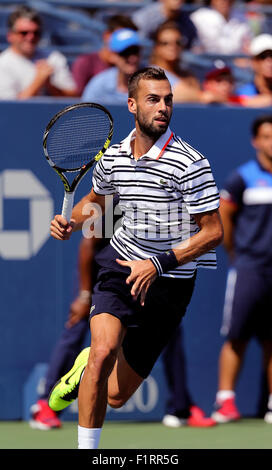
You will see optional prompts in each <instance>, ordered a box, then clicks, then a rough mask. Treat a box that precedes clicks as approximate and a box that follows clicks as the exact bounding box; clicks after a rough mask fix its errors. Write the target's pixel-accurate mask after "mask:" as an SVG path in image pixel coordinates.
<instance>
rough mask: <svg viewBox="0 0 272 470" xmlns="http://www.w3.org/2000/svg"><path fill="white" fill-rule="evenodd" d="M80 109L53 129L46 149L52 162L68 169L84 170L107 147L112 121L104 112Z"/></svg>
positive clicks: (61, 120)
mask: <svg viewBox="0 0 272 470" xmlns="http://www.w3.org/2000/svg"><path fill="white" fill-rule="evenodd" d="M91 111H93V112H90V111H88V113H86V111H85V110H79V111H77V112H76V113H74V115H71V114H72V113H67V115H63V116H62V117H61V118H60V119H59V120H58V121H57V122H56V123H55V124H54V126H53V127H52V128H51V130H50V132H49V135H48V138H47V150H48V154H49V156H50V159H51V160H52V162H53V163H54V164H55V165H56V166H58V167H60V168H64V169H66V170H74V169H77V168H81V167H82V166H84V165H86V164H87V163H88V162H89V161H90V160H92V159H93V158H94V157H95V156H96V155H97V153H98V152H99V151H100V150H101V149H102V148H103V147H104V144H105V142H106V140H107V138H108V136H109V132H110V121H109V118H108V116H107V115H106V113H104V112H103V111H97V110H91Z"/></svg>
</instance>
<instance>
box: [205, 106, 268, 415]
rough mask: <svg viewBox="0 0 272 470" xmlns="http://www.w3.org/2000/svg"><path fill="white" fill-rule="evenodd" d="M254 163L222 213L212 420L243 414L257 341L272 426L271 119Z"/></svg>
mask: <svg viewBox="0 0 272 470" xmlns="http://www.w3.org/2000/svg"><path fill="white" fill-rule="evenodd" d="M252 144H253V146H254V148H255V151H256V158H253V159H251V160H249V161H247V162H246V163H244V164H243V165H241V166H240V167H238V168H237V169H235V170H234V171H233V172H232V173H231V175H230V176H229V177H228V178H227V180H226V182H225V184H224V187H223V190H222V191H221V204H220V213H221V217H222V222H223V226H224V246H225V249H226V251H227V254H228V256H229V261H230V270H229V274H228V279H227V286H226V295H225V305H224V314H223V324H222V328H221V333H222V335H224V337H225V342H224V344H223V346H222V349H221V353H220V359H219V384H218V392H217V395H216V410H215V412H214V413H213V415H212V416H213V418H214V419H215V420H216V421H217V422H219V423H226V422H229V421H235V420H238V419H239V418H240V413H239V411H238V409H237V407H236V404H235V389H236V384H237V379H238V376H239V373H240V370H241V366H242V363H243V359H244V354H245V351H246V348H247V345H248V343H249V341H250V339H252V338H253V337H256V339H257V340H258V341H259V343H260V345H261V347H262V350H263V358H264V365H265V369H266V378H267V383H268V389H269V398H268V404H267V412H266V414H265V416H264V419H265V421H266V422H267V423H272V337H271V334H272V316H271V308H272V244H271V233H272V204H271V203H272V197H271V195H272V115H267V116H260V117H258V118H257V119H256V120H254V122H253V123H252Z"/></svg>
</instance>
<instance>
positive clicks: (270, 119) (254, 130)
mask: <svg viewBox="0 0 272 470" xmlns="http://www.w3.org/2000/svg"><path fill="white" fill-rule="evenodd" d="M266 123H268V124H272V114H267V115H264V116H259V117H258V118H257V119H255V121H253V123H252V126H251V134H252V136H253V137H256V136H257V135H258V132H259V129H260V127H261V126H262V125H263V124H266Z"/></svg>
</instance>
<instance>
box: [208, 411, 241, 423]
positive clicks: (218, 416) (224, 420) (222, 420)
mask: <svg viewBox="0 0 272 470" xmlns="http://www.w3.org/2000/svg"><path fill="white" fill-rule="evenodd" d="M212 419H214V420H215V421H216V422H217V423H219V424H223V423H231V422H233V421H238V420H239V419H240V416H239V417H238V416H236V417H235V416H234V417H232V418H230V417H227V416H223V415H222V414H221V413H218V412H215V413H213V414H212Z"/></svg>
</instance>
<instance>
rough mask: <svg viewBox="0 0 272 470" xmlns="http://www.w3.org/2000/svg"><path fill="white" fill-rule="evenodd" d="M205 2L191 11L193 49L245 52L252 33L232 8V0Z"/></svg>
mask: <svg viewBox="0 0 272 470" xmlns="http://www.w3.org/2000/svg"><path fill="white" fill-rule="evenodd" d="M206 3H207V6H204V7H201V8H199V9H197V10H196V11H194V12H193V13H192V14H191V20H192V21H193V23H194V25H195V27H196V29H197V35H198V41H199V43H198V47H197V51H198V52H200V53H211V54H241V53H244V54H247V53H248V48H249V45H250V41H251V39H252V37H253V34H252V31H251V28H250V25H249V23H248V21H247V19H246V17H245V15H244V14H243V13H242V12H238V11H237V10H236V9H234V8H233V4H234V0H207V1H206Z"/></svg>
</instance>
